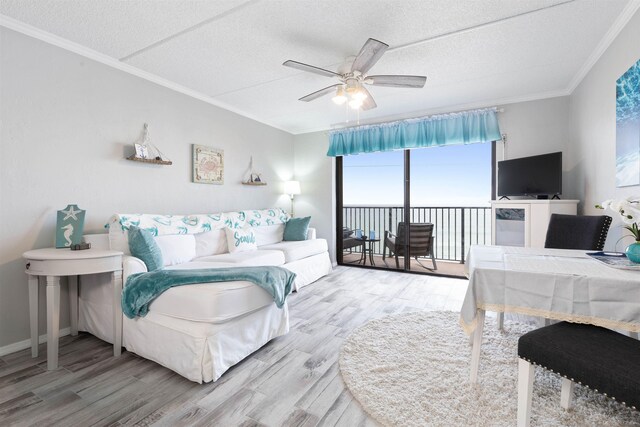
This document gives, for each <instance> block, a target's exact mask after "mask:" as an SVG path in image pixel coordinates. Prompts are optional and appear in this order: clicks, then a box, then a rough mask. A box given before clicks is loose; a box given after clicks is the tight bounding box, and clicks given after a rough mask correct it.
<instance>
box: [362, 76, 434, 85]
mask: <svg viewBox="0 0 640 427" xmlns="http://www.w3.org/2000/svg"><path fill="white" fill-rule="evenodd" d="M365 82H366V83H367V84H370V85H373V86H389V87H415V88H421V87H424V84H425V83H426V82H427V78H426V77H425V76H400V75H398V76H367V78H366V79H365Z"/></svg>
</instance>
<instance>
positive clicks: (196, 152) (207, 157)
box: [193, 144, 224, 184]
mask: <svg viewBox="0 0 640 427" xmlns="http://www.w3.org/2000/svg"><path fill="white" fill-rule="evenodd" d="M193 182H196V183H201V184H224V150H221V149H219V148H213V147H207V146H204V145H196V144H194V145H193Z"/></svg>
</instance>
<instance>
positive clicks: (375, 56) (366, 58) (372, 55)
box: [351, 39, 389, 74]
mask: <svg viewBox="0 0 640 427" xmlns="http://www.w3.org/2000/svg"><path fill="white" fill-rule="evenodd" d="M388 48H389V45H388V44H386V43H382V42H381V41H379V40H376V39H369V40H367V41H366V42H365V44H364V46H362V49H360V53H359V54H358V56H356V59H355V60H354V61H353V65H352V66H351V71H352V72H353V71H360V72H361V73H362V74H366V73H367V71H369V69H371V67H373V65H374V64H375V63H376V62H378V60H379V59H380V57H381V56H382V55H384V53H385V52H386V51H387V49H388Z"/></svg>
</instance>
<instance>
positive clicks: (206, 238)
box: [194, 228, 229, 258]
mask: <svg viewBox="0 0 640 427" xmlns="http://www.w3.org/2000/svg"><path fill="white" fill-rule="evenodd" d="M194 236H195V238H196V257H198V258H200V257H203V256H211V255H220V254H226V253H227V252H229V248H228V247H227V234H226V233H225V232H224V228H220V229H218V230H211V231H207V232H206V233H198V234H194Z"/></svg>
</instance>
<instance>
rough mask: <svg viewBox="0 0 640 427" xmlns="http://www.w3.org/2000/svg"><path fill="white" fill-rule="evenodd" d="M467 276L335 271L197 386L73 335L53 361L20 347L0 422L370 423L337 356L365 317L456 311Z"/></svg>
mask: <svg viewBox="0 0 640 427" xmlns="http://www.w3.org/2000/svg"><path fill="white" fill-rule="evenodd" d="M466 287H467V281H466V280H460V279H450V278H440V277H432V276H422V275H414V274H403V273H397V272H387V271H377V270H371V269H362V268H353V267H338V268H336V269H335V271H334V272H333V273H332V274H331V275H329V276H327V277H325V278H323V279H321V280H319V281H318V282H316V283H314V284H312V285H309V286H307V287H305V288H303V289H302V290H301V291H300V292H299V293H297V294H293V295H291V296H290V298H289V309H290V315H291V331H290V332H289V334H287V335H285V336H283V337H279V338H276V339H274V340H272V341H271V342H269V343H268V344H267V345H265V346H264V347H263V348H261V349H260V350H258V351H256V352H255V353H253V354H252V355H250V356H249V357H247V358H246V359H245V360H244V361H242V362H241V363H239V364H238V365H236V366H234V367H233V368H231V369H230V370H229V371H227V372H226V373H225V374H224V375H223V376H222V378H220V379H219V380H218V381H216V382H215V383H209V384H202V385H200V384H196V383H193V382H191V381H188V380H186V379H184V378H183V377H181V376H179V375H178V374H176V373H174V372H173V371H170V370H169V369H166V368H164V367H162V366H160V365H158V364H156V363H154V362H151V361H148V360H145V359H143V358H141V357H138V356H136V355H135V354H132V353H130V352H123V354H122V356H121V357H120V358H119V359H115V358H113V357H112V346H111V345H109V344H107V343H105V342H103V341H101V340H99V339H97V338H95V337H93V336H92V335H89V334H87V333H80V334H79V335H78V336H76V337H71V336H67V337H64V338H62V339H61V340H60V367H59V368H58V369H57V370H55V371H47V370H46V344H43V345H41V347H40V357H38V358H36V359H32V358H31V352H30V350H23V351H20V352H17V353H13V354H10V355H7V356H4V357H2V358H0V425H1V426H7V425H25V426H27V425H43V426H50V425H61V426H117V425H136V426H143V425H145V426H146V425H158V426H178V425H201V426H212V425H216V426H262V425H266V426H316V425H319V426H361V425H362V426H372V425H376V423H375V422H374V421H373V420H371V419H370V418H368V417H367V415H366V414H365V413H364V412H363V410H362V408H361V407H360V405H359V404H358V402H357V401H355V400H354V399H353V397H352V396H351V394H350V393H349V391H348V390H346V389H345V386H344V384H343V382H342V379H341V377H340V373H339V369H338V362H337V360H338V354H339V351H340V348H341V345H342V343H343V341H344V339H345V338H346V337H348V336H349V334H350V333H351V331H353V329H354V328H356V327H358V326H360V325H362V324H363V323H365V322H366V321H368V320H369V319H373V318H377V317H380V316H384V315H387V314H392V313H400V312H407V311H416V310H456V311H458V310H460V307H461V305H462V300H463V298H464V294H465V291H466Z"/></svg>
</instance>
